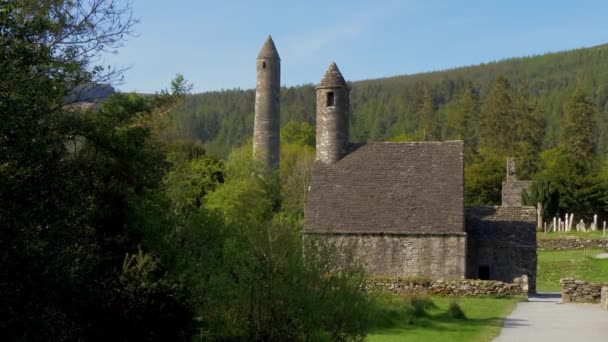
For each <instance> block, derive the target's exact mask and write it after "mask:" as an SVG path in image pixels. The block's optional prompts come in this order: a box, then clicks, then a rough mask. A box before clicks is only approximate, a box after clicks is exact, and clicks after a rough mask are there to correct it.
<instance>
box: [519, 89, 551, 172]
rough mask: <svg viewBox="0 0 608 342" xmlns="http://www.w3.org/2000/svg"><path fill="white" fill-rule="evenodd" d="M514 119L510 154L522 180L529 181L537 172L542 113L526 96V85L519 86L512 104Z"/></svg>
mask: <svg viewBox="0 0 608 342" xmlns="http://www.w3.org/2000/svg"><path fill="white" fill-rule="evenodd" d="M513 111H514V117H515V133H516V136H515V142H514V145H513V147H512V151H513V152H512V154H513V156H514V157H516V160H517V165H518V169H519V171H520V175H521V177H522V178H523V179H530V177H532V175H534V174H535V173H536V172H538V170H539V162H540V160H539V154H540V151H541V147H542V141H543V135H544V120H543V119H542V116H543V113H542V111H541V110H540V109H539V107H538V104H537V103H536V102H532V101H530V99H529V96H528V85H527V83H526V82H524V81H522V82H520V84H519V87H518V89H517V93H516V95H515V100H514V103H513Z"/></svg>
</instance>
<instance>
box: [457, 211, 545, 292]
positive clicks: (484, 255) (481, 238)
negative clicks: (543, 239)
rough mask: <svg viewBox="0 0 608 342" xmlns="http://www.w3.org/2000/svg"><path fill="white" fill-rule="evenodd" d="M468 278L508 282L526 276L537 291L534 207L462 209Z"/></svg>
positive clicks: (532, 289)
mask: <svg viewBox="0 0 608 342" xmlns="http://www.w3.org/2000/svg"><path fill="white" fill-rule="evenodd" d="M465 221H466V230H467V238H468V240H467V272H466V276H467V278H472V279H477V278H484V277H488V278H489V279H492V280H500V281H502V282H506V283H510V282H512V281H513V279H515V278H518V277H521V276H522V275H527V276H528V277H529V280H528V281H529V291H530V292H532V293H534V292H535V291H536V264H537V255H536V209H535V208H534V207H470V208H466V209H465Z"/></svg>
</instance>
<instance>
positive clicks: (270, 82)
mask: <svg viewBox="0 0 608 342" xmlns="http://www.w3.org/2000/svg"><path fill="white" fill-rule="evenodd" d="M256 71H257V81H256V90H255V121H254V125H253V156H254V158H256V159H259V160H260V161H261V162H262V163H263V165H264V166H265V167H266V169H267V170H269V171H275V170H278V168H279V139H280V138H279V137H280V132H279V130H280V115H279V111H280V105H279V92H280V90H281V58H280V57H279V53H278V52H277V48H276V47H275V46H274V42H273V41H272V37H270V36H268V39H266V42H264V46H262V49H261V50H260V53H259V54H258V59H257V64H256Z"/></svg>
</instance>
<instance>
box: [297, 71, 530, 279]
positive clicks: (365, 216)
mask: <svg viewBox="0 0 608 342" xmlns="http://www.w3.org/2000/svg"><path fill="white" fill-rule="evenodd" d="M349 91H350V89H349V87H348V85H347V84H346V82H345V81H344V78H343V77H342V74H341V73H340V71H339V70H338V68H337V66H336V65H335V63H332V64H331V65H330V66H329V68H328V70H327V72H326V73H325V75H324V77H323V79H322V80H321V82H320V84H319V86H318V87H317V88H316V94H317V113H316V115H317V117H316V121H317V146H316V148H317V149H316V156H317V157H316V162H315V164H314V166H313V170H312V177H311V182H310V186H309V189H308V196H307V204H306V211H305V224H304V232H305V234H307V235H308V236H316V237H319V236H323V237H324V238H327V239H331V240H333V241H334V242H336V243H337V244H338V245H342V246H350V247H351V248H354V251H355V254H356V255H357V257H358V258H359V259H360V260H361V261H362V262H363V263H364V264H365V265H366V267H367V269H368V271H369V273H370V274H371V275H374V276H401V277H407V276H427V277H431V278H465V277H467V278H480V279H494V280H501V281H504V282H512V281H513V280H514V279H515V278H519V277H522V276H523V275H525V276H527V277H528V281H529V288H530V290H531V291H534V289H535V279H536V211H535V209H534V208H533V207H522V206H521V200H520V198H521V190H522V189H523V188H525V187H526V186H528V185H529V183H525V182H521V181H517V179H516V176H515V173H514V165H513V162H512V160H510V161H509V167H508V172H509V173H510V176H509V177H507V182H505V185H506V186H505V189H504V194H503V198H504V199H505V203H503V206H498V207H479V208H465V207H464V181H463V179H464V177H463V170H464V166H463V143H462V141H445V142H403V143H402V142H390V143H386V142H374V143H367V144H363V145H353V144H351V143H350V142H349V139H348V122H349V113H350V111H349V96H348V95H349Z"/></svg>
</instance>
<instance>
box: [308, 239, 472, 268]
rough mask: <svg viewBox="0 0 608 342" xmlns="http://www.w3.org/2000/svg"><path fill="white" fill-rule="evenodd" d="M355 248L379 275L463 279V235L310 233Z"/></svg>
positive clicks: (358, 255) (356, 253)
mask: <svg viewBox="0 0 608 342" xmlns="http://www.w3.org/2000/svg"><path fill="white" fill-rule="evenodd" d="M308 236H317V237H320V236H322V237H325V238H327V239H329V240H330V241H331V242H333V243H335V244H336V245H337V246H344V247H347V248H353V249H354V252H355V255H356V257H357V258H358V260H360V261H361V262H362V263H363V264H364V265H365V267H366V269H367V271H368V272H369V274H370V275H372V276H376V277H411V276H425V277H429V278H464V275H465V245H466V241H465V240H466V237H465V235H464V234H445V235H441V234H437V235H432V234H329V233H328V234H308Z"/></svg>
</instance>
